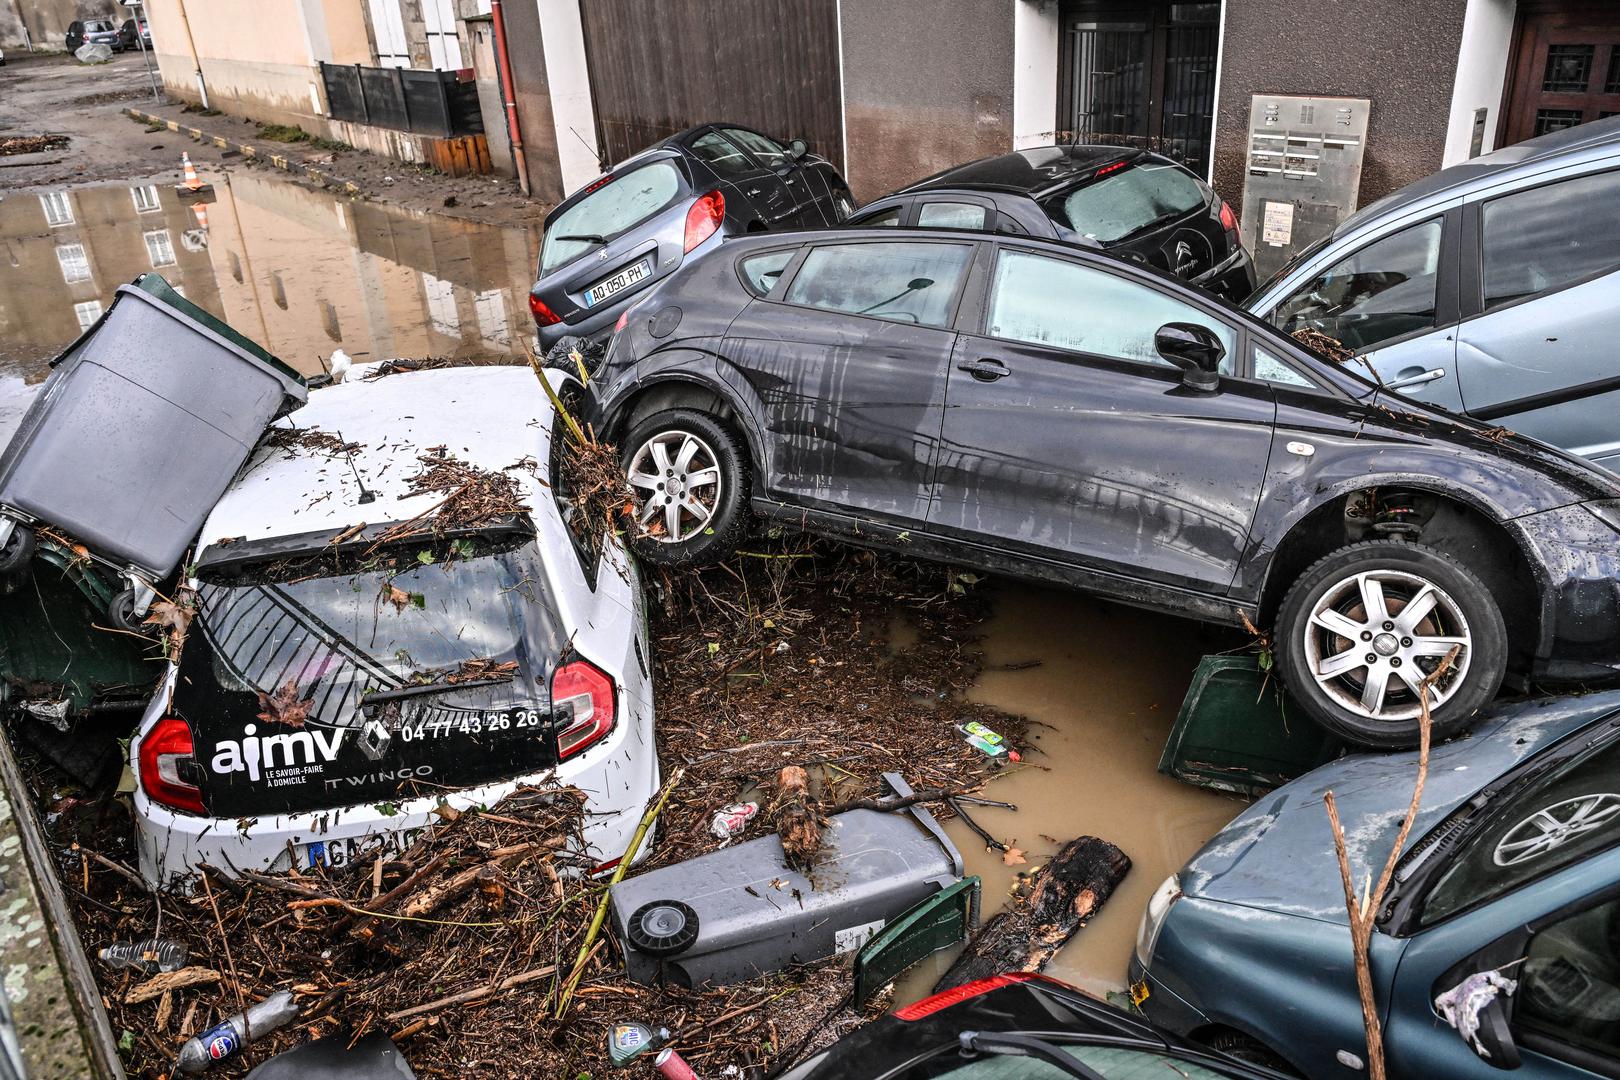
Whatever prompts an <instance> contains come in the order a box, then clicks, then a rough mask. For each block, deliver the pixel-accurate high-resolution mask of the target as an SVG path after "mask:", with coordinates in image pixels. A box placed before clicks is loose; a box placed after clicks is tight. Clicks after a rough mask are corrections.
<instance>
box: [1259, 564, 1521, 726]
mask: <svg viewBox="0 0 1620 1080" xmlns="http://www.w3.org/2000/svg"><path fill="white" fill-rule="evenodd" d="M1414 601H1416V602H1418V603H1420V604H1422V605H1423V612H1422V613H1420V614H1418V615H1417V620H1418V621H1417V622H1416V623H1415V624H1413V623H1411V621H1410V620H1411V618H1412V613H1409V614H1408V617H1407V619H1402V617H1401V612H1402V610H1403V609H1404V608H1405V607H1406V605H1407V604H1408V603H1409V602H1414ZM1375 605H1378V606H1381V607H1382V612H1377V611H1374V610H1373V609H1374V606H1375ZM1369 613H1371V614H1372V615H1373V617H1372V618H1368V615H1369ZM1457 644H1460V645H1461V646H1462V647H1461V649H1460V651H1459V653H1458V657H1457V661H1456V663H1455V664H1454V665H1453V667H1452V669H1451V670H1450V671H1448V673H1447V674H1446V675H1445V676H1443V677H1442V678H1441V679H1440V680H1439V681H1438V682H1436V683H1435V684H1434V686H1433V693H1432V695H1431V697H1430V710H1429V716H1430V723H1431V739H1432V741H1435V742H1438V741H1440V740H1441V739H1445V738H1448V737H1450V736H1451V735H1454V734H1456V733H1457V731H1459V730H1460V729H1461V728H1462V727H1464V726H1465V725H1466V724H1467V723H1468V721H1469V720H1470V719H1471V718H1472V717H1473V716H1474V714H1475V713H1477V712H1478V711H1479V710H1480V709H1481V708H1483V707H1484V706H1485V705H1487V704H1489V703H1490V701H1491V699H1492V698H1494V697H1495V696H1496V691H1497V689H1498V688H1499V687H1500V686H1501V685H1502V677H1503V676H1504V675H1505V674H1506V672H1507V658H1508V641H1507V627H1506V624H1505V623H1504V622H1503V619H1502V611H1501V608H1500V607H1498V606H1497V603H1496V600H1495V598H1494V597H1493V596H1492V595H1491V592H1490V590H1489V589H1488V588H1486V586H1485V583H1484V582H1482V581H1481V580H1480V579H1479V577H1478V576H1477V575H1475V574H1474V573H1473V572H1472V571H1471V570H1469V569H1468V568H1467V567H1466V566H1464V565H1462V564H1461V563H1460V562H1458V561H1457V560H1456V559H1453V558H1452V557H1451V556H1450V555H1447V554H1445V553H1443V552H1440V551H1436V550H1435V549H1433V548H1428V547H1424V546H1422V545H1420V544H1414V543H1409V542H1407V541H1404V540H1368V541H1363V542H1360V543H1355V544H1350V545H1348V546H1346V547H1342V548H1340V549H1339V550H1337V551H1334V552H1332V553H1331V554H1328V555H1325V556H1323V557H1322V558H1320V559H1318V560H1317V561H1316V562H1315V563H1313V564H1312V565H1311V566H1310V567H1309V568H1307V569H1306V570H1305V572H1304V573H1303V574H1301V575H1300V576H1299V578H1298V580H1296V581H1295V582H1294V584H1293V585H1292V586H1291V587H1290V588H1289V590H1288V593H1287V595H1286V596H1284V597H1283V602H1282V607H1281V608H1280V609H1279V611H1278V615H1277V624H1276V638H1275V642H1274V647H1275V650H1276V658H1277V666H1278V670H1279V671H1280V673H1281V675H1282V680H1283V683H1284V685H1286V686H1287V687H1288V689H1289V691H1290V692H1291V693H1292V694H1293V696H1294V698H1295V700H1297V701H1298V702H1299V703H1300V704H1301V705H1302V706H1304V707H1305V709H1306V711H1307V712H1309V713H1310V714H1311V717H1312V718H1313V719H1314V720H1315V721H1316V722H1317V723H1318V724H1320V725H1321V726H1322V727H1324V728H1326V729H1327V730H1328V731H1330V732H1332V733H1333V734H1334V735H1337V736H1338V737H1339V738H1341V739H1343V740H1345V741H1346V742H1350V743H1354V744H1356V745H1359V746H1365V747H1371V748H1375V749H1381V750H1396V749H1403V748H1407V747H1412V746H1416V745H1417V744H1418V741H1419V727H1420V725H1419V720H1418V713H1419V707H1418V696H1417V689H1416V688H1417V686H1418V685H1419V684H1421V682H1422V680H1423V678H1424V677H1425V676H1426V675H1427V674H1428V673H1429V672H1431V671H1433V670H1434V669H1435V668H1436V667H1438V666H1439V664H1440V662H1441V661H1442V659H1443V658H1444V655H1445V653H1446V652H1448V651H1449V650H1450V647H1451V646H1452V645H1457ZM1334 661H1338V662H1337V663H1335V662H1334Z"/></svg>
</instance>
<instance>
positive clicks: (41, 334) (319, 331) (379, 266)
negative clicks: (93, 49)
mask: <svg viewBox="0 0 1620 1080" xmlns="http://www.w3.org/2000/svg"><path fill="white" fill-rule="evenodd" d="M202 175H203V179H204V180H206V181H209V182H210V183H212V185H213V194H212V195H211V196H205V197H204V198H203V199H201V200H195V199H182V198H181V197H180V196H179V195H178V194H177V193H176V190H175V187H174V183H175V178H174V176H173V174H172V173H171V174H167V175H165V176H161V177H150V178H146V179H140V180H131V181H127V182H120V183H116V184H107V183H101V184H87V185H79V186H69V187H58V188H32V189H28V190H22V191H7V192H4V193H3V198H0V443H3V442H4V440H6V439H8V438H9V437H10V434H11V432H12V431H13V430H14V429H15V427H16V424H17V421H18V420H19V418H20V417H21V415H22V413H23V411H24V410H25V409H26V408H27V406H28V403H29V401H31V400H32V399H33V397H34V395H35V394H36V393H37V392H38V389H39V386H40V384H41V383H42V382H43V381H44V379H45V376H46V375H47V374H49V362H50V360H51V359H52V358H53V357H55V356H57V355H59V354H60V353H61V351H62V350H63V349H64V348H65V347H66V346H67V345H68V344H70V343H71V342H72V341H73V340H74V339H75V338H77V337H78V336H79V334H80V333H81V332H82V331H83V329H84V328H85V327H87V326H90V325H92V324H93V323H94V321H95V319H96V318H97V317H98V316H99V315H100V314H101V312H102V311H104V310H106V309H107V308H108V307H110V306H111V305H112V301H113V294H114V290H115V289H117V287H118V286H119V285H122V284H125V283H127V282H129V281H130V280H131V279H133V278H135V277H136V276H138V275H140V274H144V273H149V272H154V271H155V272H157V273H160V274H162V275H163V276H164V277H165V278H166V279H167V280H168V281H169V283H170V284H171V285H174V286H175V287H176V288H178V289H179V290H180V291H181V293H182V294H183V295H184V296H185V297H186V298H187V299H189V300H191V301H192V302H193V303H195V304H197V305H199V306H200V307H202V308H204V309H205V310H207V311H209V312H211V313H212V314H214V315H217V316H219V317H221V318H223V319H224V320H225V321H226V322H228V323H230V324H231V326H233V327H235V328H236V329H237V330H238V331H240V332H241V333H243V334H245V335H246V336H248V337H249V338H252V339H253V340H255V341H258V342H260V343H261V344H263V345H264V346H265V347H266V348H268V349H269V350H270V351H271V352H272V353H274V354H275V355H276V356H278V357H280V358H281V359H282V360H284V361H286V362H287V363H289V364H291V365H292V366H294V367H296V368H297V369H298V370H300V371H302V372H305V373H306V374H315V373H317V372H320V371H321V370H322V368H323V366H324V365H325V363H326V360H327V358H328V357H330V356H331V354H332V352H333V350H335V349H339V348H341V349H343V350H344V351H345V352H346V353H348V355H349V356H350V357H352V358H353V359H354V361H355V362H356V363H363V362H365V361H368V360H380V359H384V358H386V357H391V356H456V357H494V356H511V355H514V354H521V352H522V342H523V339H524V337H525V335H532V334H533V329H534V324H533V321H532V318H531V316H530V315H529V309H528V286H529V283H530V281H531V280H532V278H533V273H534V265H535V254H536V252H537V250H538V247H537V243H538V237H537V234H536V232H535V231H534V230H532V229H527V228H498V227H495V226H490V225H480V224H476V223H473V222H467V221H460V220H456V219H452V218H447V217H443V216H441V215H435V214H430V213H423V212H419V211H411V210H405V209H401V208H399V207H394V206H383V205H380V204H376V203H370V202H366V201H364V200H356V199H350V198H347V197H339V196H336V195H333V194H331V193H329V192H326V191H320V190H314V189H311V188H307V187H305V186H303V185H301V184H297V183H293V182H290V181H289V180H287V179H285V178H284V177H283V176H282V175H281V174H279V173H274V172H271V171H269V170H266V169H251V168H243V167H235V168H232V169H230V170H229V171H228V173H227V172H226V171H224V170H208V169H204V170H203V174H202Z"/></svg>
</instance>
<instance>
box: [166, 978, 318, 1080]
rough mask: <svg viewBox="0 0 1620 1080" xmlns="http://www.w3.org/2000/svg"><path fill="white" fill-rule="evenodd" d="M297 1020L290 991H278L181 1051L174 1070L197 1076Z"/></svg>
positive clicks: (205, 1033) (219, 1025)
mask: <svg viewBox="0 0 1620 1080" xmlns="http://www.w3.org/2000/svg"><path fill="white" fill-rule="evenodd" d="M297 1016H298V1003H297V1002H295V1001H294V1000H293V994H292V991H291V990H277V991H276V992H275V993H274V994H271V995H270V996H269V997H267V998H265V999H264V1000H263V1001H261V1002H259V1003H258V1004H256V1005H250V1006H249V1007H248V1011H247V1012H246V1013H237V1014H236V1015H235V1016H233V1017H231V1018H230V1019H228V1020H221V1021H220V1022H219V1023H217V1024H215V1025H214V1026H213V1027H211V1028H209V1029H208V1030H207V1031H205V1032H203V1033H202V1034H201V1035H198V1036H197V1037H196V1038H194V1039H192V1040H191V1041H190V1042H188V1043H186V1045H184V1046H182V1047H181V1048H180V1060H179V1061H178V1062H176V1063H175V1068H176V1069H178V1070H179V1071H181V1072H183V1073H200V1072H202V1071H203V1070H204V1069H206V1068H208V1067H209V1066H210V1065H213V1064H214V1063H215V1062H219V1061H224V1060H225V1059H226V1058H228V1057H231V1056H232V1055H233V1054H235V1053H236V1052H237V1051H238V1050H240V1049H242V1047H243V1046H245V1045H246V1044H247V1043H248V1042H249V1041H251V1040H252V1039H257V1038H260V1037H261V1036H264V1035H268V1034H270V1032H272V1031H274V1030H276V1029H277V1028H279V1027H285V1026H286V1025H287V1024H289V1023H291V1022H292V1021H293V1019H294V1018H295V1017H297Z"/></svg>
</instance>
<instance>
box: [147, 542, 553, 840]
mask: <svg viewBox="0 0 1620 1080" xmlns="http://www.w3.org/2000/svg"><path fill="white" fill-rule="evenodd" d="M545 581H546V573H545V567H544V565H543V562H542V559H541V556H540V553H539V551H538V549H537V546H536V543H535V540H534V537H533V534H532V532H530V531H511V532H504V533H500V534H497V535H493V536H475V535H467V536H460V537H453V538H440V539H437V540H435V539H433V538H431V537H430V538H425V539H423V540H421V541H418V542H411V543H402V544H399V545H395V546H391V547H385V548H381V549H374V545H368V544H363V543H362V544H359V545H350V547H349V548H347V549H344V550H342V551H341V552H339V553H337V554H328V553H325V552H315V553H313V554H301V555H293V556H291V557H283V558H279V559H277V560H275V561H267V562H255V563H251V564H248V565H246V566H229V565H225V566H220V567H218V568H217V569H213V570H210V569H209V568H207V567H204V568H203V569H202V570H200V571H199V573H198V589H197V594H198V595H197V598H198V604H199V609H198V612H197V614H196V616H195V618H194V619H193V622H192V625H191V629H190V632H189V634H188V636H187V639H186V644H185V648H184V649H183V651H182V655H181V661H180V677H179V679H178V680H177V683H176V687H175V692H174V699H173V707H174V709H175V711H176V713H177V714H178V715H179V716H181V717H182V718H183V719H185V720H186V721H187V723H188V724H189V725H190V726H191V728H192V731H193V736H194V738H195V740H196V741H197V743H198V745H199V759H200V760H203V761H204V762H205V763H206V762H208V761H212V760H223V762H224V764H223V766H219V765H216V766H215V767H214V768H213V769H212V770H211V771H209V772H206V773H205V776H206V779H207V780H208V781H209V783H208V784H207V785H206V787H207V788H209V789H210V790H209V793H210V794H211V795H212V796H213V797H214V806H213V807H212V809H214V810H215V812H217V813H225V812H231V813H235V812H244V813H246V812H261V811H265V810H270V809H275V810H282V809H301V808H314V807H318V806H322V805H331V799H330V792H329V791H326V790H323V787H322V784H323V783H324V781H326V780H329V779H333V776H332V775H325V774H324V773H321V771H320V770H317V774H319V775H317V774H309V773H306V772H300V771H296V770H295V771H293V772H291V773H289V774H286V775H283V776H280V777H277V776H274V775H270V771H269V769H268V766H269V764H270V762H269V761H266V762H265V764H266V770H265V772H266V776H265V779H267V780H268V781H269V782H270V784H269V786H273V787H275V788H276V789H277V790H276V793H275V798H274V799H271V800H268V801H267V800H266V799H265V798H263V795H264V791H263V788H264V787H265V786H266V785H262V784H259V783H258V780H259V779H260V777H258V776H252V775H249V776H244V775H241V774H242V773H244V772H247V771H248V770H245V769H240V770H239V769H236V768H233V767H231V766H232V765H234V764H235V763H234V762H233V761H231V760H229V758H230V755H229V753H228V752H225V753H226V757H225V758H224V759H219V757H218V755H217V754H214V753H210V752H208V749H207V748H208V747H210V746H215V745H217V746H220V747H224V746H225V745H226V743H227V742H231V745H232V746H235V745H236V744H237V743H238V742H240V741H241V740H242V739H243V735H244V731H245V728H244V725H246V727H247V728H252V727H254V726H255V724H258V725H262V726H263V728H264V731H263V732H259V733H258V734H259V735H261V736H264V735H269V734H271V733H276V734H280V733H282V732H283V731H284V729H294V730H299V731H309V732H312V733H327V735H328V737H329V738H330V739H333V740H336V742H334V743H333V744H332V745H334V746H336V747H338V748H339V749H343V750H355V749H364V748H361V747H356V746H355V743H356V742H357V740H356V739H353V738H349V739H347V740H345V739H344V735H354V734H357V733H359V731H360V729H362V728H364V727H368V726H370V725H371V724H372V722H374V721H375V722H378V723H381V724H382V729H381V731H380V732H378V733H376V734H377V735H379V736H380V737H381V741H382V742H383V743H388V742H389V741H390V740H389V738H388V736H391V735H398V734H402V732H403V729H407V728H408V729H410V734H404V737H403V738H400V739H396V740H393V744H394V745H392V746H391V747H389V748H387V749H388V753H387V754H380V756H378V757H375V758H367V757H366V755H364V754H362V755H361V759H357V760H355V761H349V762H345V761H343V760H336V761H334V762H331V764H333V765H334V769H332V770H326V771H325V772H326V773H340V772H347V773H350V774H352V773H354V772H356V771H358V772H359V773H360V774H361V775H366V774H367V768H366V767H367V765H368V764H369V765H370V766H371V767H373V768H375V767H376V766H377V765H378V764H379V762H381V761H383V760H385V759H386V760H389V761H392V762H393V764H395V765H399V764H400V763H402V762H414V761H415V760H416V759H420V758H422V757H423V755H424V753H425V750H424V747H423V744H422V743H421V742H420V741H418V742H417V745H416V746H415V747H414V748H412V747H411V746H409V745H408V744H409V743H410V742H411V741H412V736H413V735H414V737H415V739H416V740H422V739H424V738H426V739H427V740H428V741H429V742H431V743H432V744H433V745H432V752H433V756H432V757H431V758H430V760H432V761H433V764H434V765H435V766H436V767H435V768H434V770H433V775H434V777H435V779H437V780H442V781H451V782H460V783H467V782H471V781H475V780H483V779H494V778H496V777H497V776H499V775H503V774H505V775H515V774H516V773H515V772H514V770H517V771H525V770H527V769H530V768H532V767H533V766H535V765H537V764H540V763H542V756H543V755H541V754H540V753H539V751H540V749H541V748H538V747H521V748H518V750H516V751H514V750H513V748H511V747H509V746H506V745H504V743H502V742H501V740H498V739H497V740H496V741H497V743H498V744H499V745H496V746H494V747H492V746H490V745H487V741H488V738H491V737H493V736H494V735H495V734H496V732H497V731H502V732H504V731H509V730H512V729H511V728H510V727H505V728H498V729H497V728H495V727H494V726H493V723H494V719H493V718H494V717H496V716H504V715H507V713H509V712H510V711H511V710H533V711H535V712H545V711H546V710H547V708H548V706H549V680H550V675H551V669H552V667H553V666H554V664H555V662H556V660H557V658H558V657H559V656H560V654H561V652H562V651H563V649H564V647H565V644H566V643H565V642H564V640H563V638H562V634H561V630H560V623H559V620H558V617H557V614H556V611H555V608H554V605H553V604H552V602H551V600H550V598H549V596H548V595H547V594H546V592H545ZM427 685H433V686H438V687H442V688H443V689H442V690H431V691H427V692H421V691H420V689H419V688H421V687H423V686H427ZM401 691H411V692H410V693H406V694H402V693H400V692H401ZM377 701H383V702H385V703H386V704H384V705H382V706H378V705H377V704H376V702H377ZM441 727H445V728H447V729H448V730H439V728H441ZM246 734H249V735H252V734H254V732H253V731H246ZM469 734H471V735H474V736H477V735H482V736H485V743H481V744H479V746H478V748H477V749H478V754H479V755H481V757H473V758H471V759H468V760H459V761H450V760H446V759H445V757H444V755H445V753H446V751H449V750H454V749H456V745H457V744H456V741H455V739H454V738H453V737H452V736H455V735H461V736H466V735H469ZM375 741H376V739H373V742H375ZM373 749H376V747H375V746H373ZM222 752H224V751H222ZM290 755H291V752H290V751H289V756H290ZM310 763H311V762H304V763H303V764H310ZM283 764H290V763H289V762H284V763H283ZM311 781H313V782H311ZM388 793H389V792H384V793H383V794H388Z"/></svg>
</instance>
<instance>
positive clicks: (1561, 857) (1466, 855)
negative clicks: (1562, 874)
mask: <svg viewBox="0 0 1620 1080" xmlns="http://www.w3.org/2000/svg"><path fill="white" fill-rule="evenodd" d="M1582 738H1584V736H1582ZM1617 842H1620V737H1617V735H1616V733H1615V732H1614V731H1613V730H1611V731H1610V732H1608V733H1607V734H1606V735H1605V736H1604V737H1602V738H1601V740H1600V741H1598V742H1597V743H1596V744H1595V745H1591V746H1586V747H1584V748H1582V749H1580V750H1579V751H1577V752H1574V753H1571V754H1570V755H1569V756H1568V757H1567V758H1564V759H1563V760H1560V761H1558V762H1557V763H1556V764H1554V765H1553V766H1552V767H1550V768H1545V769H1542V770H1540V771H1536V772H1533V773H1532V774H1531V775H1530V776H1528V778H1526V779H1525V780H1524V781H1523V782H1522V783H1521V784H1520V785H1518V786H1517V787H1515V788H1510V789H1508V790H1507V791H1506V792H1504V793H1503V794H1502V795H1499V796H1498V797H1497V805H1494V806H1491V807H1490V808H1489V816H1488V817H1487V818H1486V819H1485V820H1484V822H1483V823H1482V824H1481V825H1480V826H1479V827H1477V828H1475V829H1474V830H1472V832H1471V833H1470V834H1469V835H1468V836H1467V837H1466V838H1465V839H1464V840H1463V841H1462V842H1461V843H1460V844H1459V845H1458V848H1457V851H1456V853H1455V854H1454V855H1453V856H1452V858H1451V860H1450V862H1449V863H1448V864H1447V866H1446V868H1445V869H1444V870H1443V871H1442V872H1441V873H1440V874H1439V876H1438V877H1437V879H1436V881H1435V885H1434V887H1433V888H1432V889H1430V890H1429V893H1428V895H1427V897H1425V899H1424V901H1423V908H1422V915H1421V918H1420V922H1421V924H1422V925H1424V926H1429V925H1432V924H1433V923H1436V922H1438V921H1440V920H1441V919H1444V918H1446V917H1448V916H1450V915H1454V914H1456V913H1457V912H1459V911H1463V910H1465V909H1467V908H1471V907H1475V906H1478V905H1479V904H1483V903H1487V902H1489V901H1491V900H1493V899H1495V898H1496V897H1498V896H1502V895H1505V894H1506V893H1509V892H1511V891H1513V890H1514V889H1517V888H1519V887H1520V886H1521V885H1524V884H1526V883H1528V882H1530V881H1533V880H1535V879H1536V878H1540V877H1544V876H1546V875H1547V874H1550V873H1552V872H1554V871H1556V870H1561V869H1563V868H1564V867H1566V866H1569V865H1570V864H1572V863H1575V862H1578V861H1580V860H1581V859H1584V858H1587V857H1589V856H1591V855H1592V854H1594V853H1596V852H1598V851H1601V850H1603V849H1605V848H1609V847H1612V846H1614V845H1615V844H1616V843H1617Z"/></svg>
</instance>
